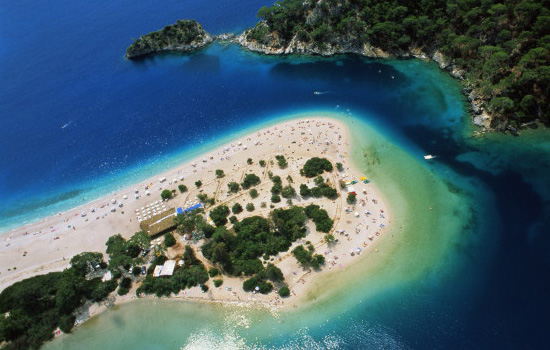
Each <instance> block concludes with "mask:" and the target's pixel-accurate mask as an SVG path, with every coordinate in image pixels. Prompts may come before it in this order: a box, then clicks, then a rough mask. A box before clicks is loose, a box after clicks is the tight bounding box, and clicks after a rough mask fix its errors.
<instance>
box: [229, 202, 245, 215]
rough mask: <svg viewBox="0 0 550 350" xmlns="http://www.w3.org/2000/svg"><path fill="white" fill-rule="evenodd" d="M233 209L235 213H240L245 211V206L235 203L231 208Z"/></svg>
mask: <svg viewBox="0 0 550 350" xmlns="http://www.w3.org/2000/svg"><path fill="white" fill-rule="evenodd" d="M231 211H232V212H233V214H239V213H242V211H243V206H242V205H241V204H240V203H235V204H233V207H232V208H231Z"/></svg>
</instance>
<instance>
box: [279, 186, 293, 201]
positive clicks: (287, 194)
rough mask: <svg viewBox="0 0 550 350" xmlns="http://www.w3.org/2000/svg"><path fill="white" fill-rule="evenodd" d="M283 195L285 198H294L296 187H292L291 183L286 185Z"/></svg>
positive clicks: (282, 191)
mask: <svg viewBox="0 0 550 350" xmlns="http://www.w3.org/2000/svg"><path fill="white" fill-rule="evenodd" d="M281 196H282V197H283V198H294V197H296V190H295V189H294V187H292V186H290V185H288V186H285V187H283V189H282V190H281Z"/></svg>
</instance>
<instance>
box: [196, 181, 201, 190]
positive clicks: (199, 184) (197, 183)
mask: <svg viewBox="0 0 550 350" xmlns="http://www.w3.org/2000/svg"><path fill="white" fill-rule="evenodd" d="M195 186H197V188H199V187H201V186H202V181H201V180H197V181H195Z"/></svg>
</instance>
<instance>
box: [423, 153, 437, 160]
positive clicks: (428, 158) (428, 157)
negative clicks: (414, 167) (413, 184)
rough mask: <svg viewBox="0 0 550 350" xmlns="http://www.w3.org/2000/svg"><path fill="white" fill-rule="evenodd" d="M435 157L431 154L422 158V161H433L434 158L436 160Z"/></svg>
mask: <svg viewBox="0 0 550 350" xmlns="http://www.w3.org/2000/svg"><path fill="white" fill-rule="evenodd" d="M436 157H437V156H434V155H431V154H426V155H425V156H424V159H426V160H430V159H434V158H436Z"/></svg>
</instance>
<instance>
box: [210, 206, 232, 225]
mask: <svg viewBox="0 0 550 350" xmlns="http://www.w3.org/2000/svg"><path fill="white" fill-rule="evenodd" d="M228 216H229V208H228V207H227V206H226V205H220V206H218V207H216V208H214V209H213V210H212V211H210V218H211V219H212V221H214V223H215V224H216V226H223V225H225V224H227V217H228Z"/></svg>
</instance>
